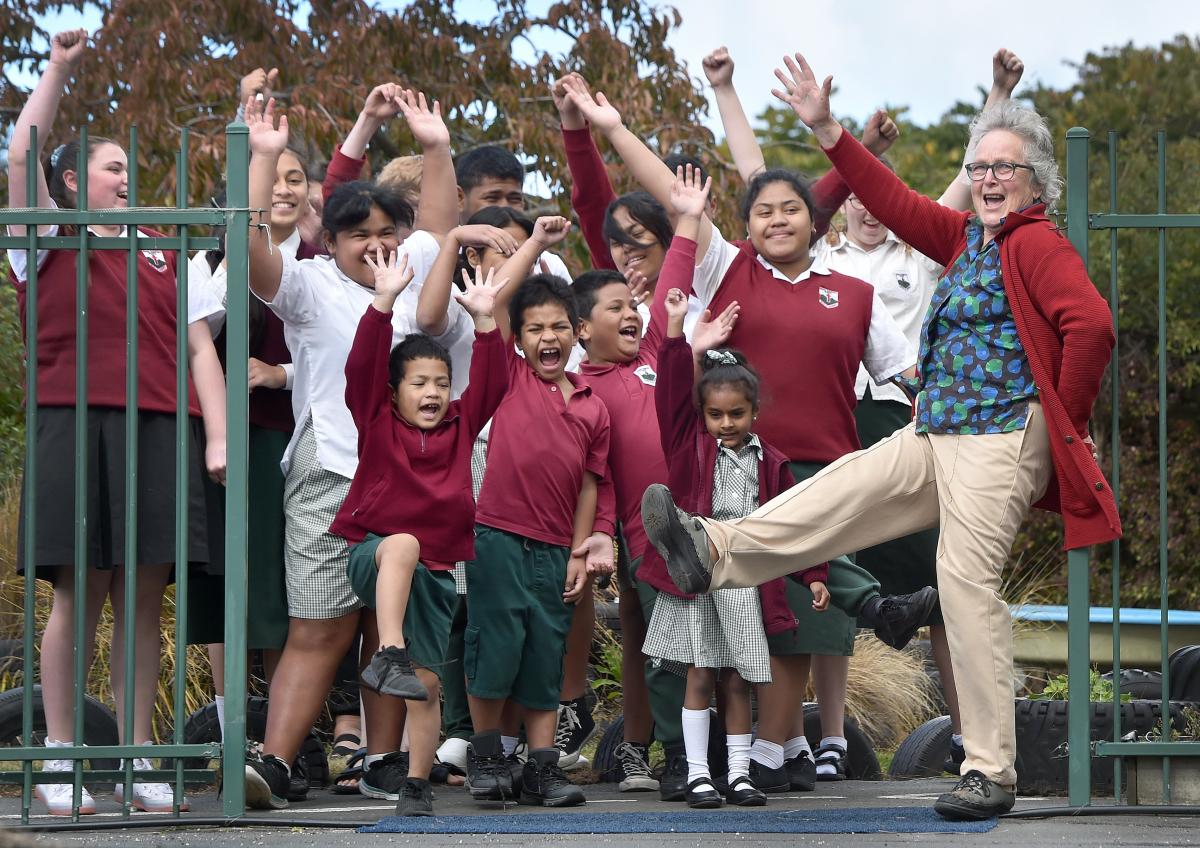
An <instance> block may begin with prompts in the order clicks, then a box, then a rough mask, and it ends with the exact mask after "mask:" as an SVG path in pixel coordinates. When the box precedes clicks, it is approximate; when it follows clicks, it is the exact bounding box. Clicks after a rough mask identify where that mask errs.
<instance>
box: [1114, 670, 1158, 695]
mask: <svg viewBox="0 0 1200 848" xmlns="http://www.w3.org/2000/svg"><path fill="white" fill-rule="evenodd" d="M1100 676H1101V677H1102V678H1104V679H1105V680H1112V672H1111V671H1106V672H1104V674H1102V675H1100ZM1120 691H1121V694H1122V695H1129V696H1130V697H1132V698H1133V699H1134V700H1135V701H1157V700H1159V699H1160V698H1162V672H1158V671H1145V670H1143V669H1140V668H1123V669H1121V684H1120Z"/></svg>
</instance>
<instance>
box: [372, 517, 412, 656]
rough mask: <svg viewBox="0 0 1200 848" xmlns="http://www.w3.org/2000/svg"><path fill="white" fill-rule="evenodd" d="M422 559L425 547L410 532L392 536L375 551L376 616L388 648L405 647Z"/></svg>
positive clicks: (385, 646) (381, 640)
mask: <svg viewBox="0 0 1200 848" xmlns="http://www.w3.org/2000/svg"><path fill="white" fill-rule="evenodd" d="M420 558H421V545H420V543H419V542H418V541H417V539H416V537H415V536H411V535H409V534H408V533H397V534H395V535H393V536H388V537H387V538H386V539H384V540H383V541H382V542H380V543H379V546H378V547H377V548H375V566H376V568H377V569H378V571H379V573H378V574H377V575H376V577H375V616H376V618H377V619H378V622H379V644H380V646H382V647H384V648H387V647H392V646H394V647H397V648H403V647H404V613H405V611H406V610H407V609H408V596H409V594H410V593H411V591H412V579H413V574H414V573H415V572H416V570H417V562H418V561H419V560H420Z"/></svg>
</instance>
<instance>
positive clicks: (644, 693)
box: [617, 589, 653, 745]
mask: <svg viewBox="0 0 1200 848" xmlns="http://www.w3.org/2000/svg"><path fill="white" fill-rule="evenodd" d="M617 609H618V611H619V613H620V616H621V707H622V711H623V712H624V715H625V741H626V742H635V743H637V744H638V745H649V744H650V730H651V727H652V725H653V719H652V718H651V717H650V694H649V690H648V689H647V688H646V655H645V654H643V653H642V642H644V641H645V640H646V620H645V618H643V617H642V604H641V601H640V600H639V599H638V593H637V589H626V590H625V591H624V592H622V593H621V595H620V603H618V604H617Z"/></svg>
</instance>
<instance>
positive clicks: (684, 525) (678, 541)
mask: <svg viewBox="0 0 1200 848" xmlns="http://www.w3.org/2000/svg"><path fill="white" fill-rule="evenodd" d="M642 526H643V527H644V528H646V535H647V536H648V537H649V538H650V543H651V544H652V545H654V548H655V550H657V551H658V552H659V554H661V555H662V558H663V559H664V560H665V561H666V563H667V572H668V573H669V574H670V575H671V580H672V581H673V582H674V583H675V585H676V586H678V587H679V589H680V591H683V592H687V593H688V594H689V595H696V594H702V593H704V592H707V591H708V587H709V584H710V583H712V570H713V562H712V558H711V557H710V556H709V551H708V534H707V533H705V532H704V525H703V524H702V523H701V522H700V520H699V519H698V518H696V517H695V516H693V515H688V514H687V513H686V512H684V511H683V510H681V509H680V508H679V507H677V506H675V500H674V498H672V497H671V491H670V489H668V488H667V487H666V486H664V485H662V484H661V483H654V484H653V485H651V486H649V487H648V488H647V489H646V493H645V494H644V495H642Z"/></svg>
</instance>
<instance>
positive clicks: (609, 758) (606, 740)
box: [592, 715, 625, 783]
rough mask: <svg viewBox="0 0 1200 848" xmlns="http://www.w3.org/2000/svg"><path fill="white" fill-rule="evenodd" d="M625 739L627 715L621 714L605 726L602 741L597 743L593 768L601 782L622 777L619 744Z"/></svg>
mask: <svg viewBox="0 0 1200 848" xmlns="http://www.w3.org/2000/svg"><path fill="white" fill-rule="evenodd" d="M624 741H625V716H623V715H619V716H617V717H616V718H615V719H613V720H612V722H611V723H610V724H609V725H608V727H606V728H604V733H603V734H601V736H600V742H599V744H597V745H596V756H595V758H594V759H593V760H592V770H593V771H595V772H596V779H597V780H599V781H600V782H601V783H616V782H617V781H619V780H620V779H621V775H620V771H619V770H618V768H617V746H618V745H620V744H621V743H622V742H624Z"/></svg>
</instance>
